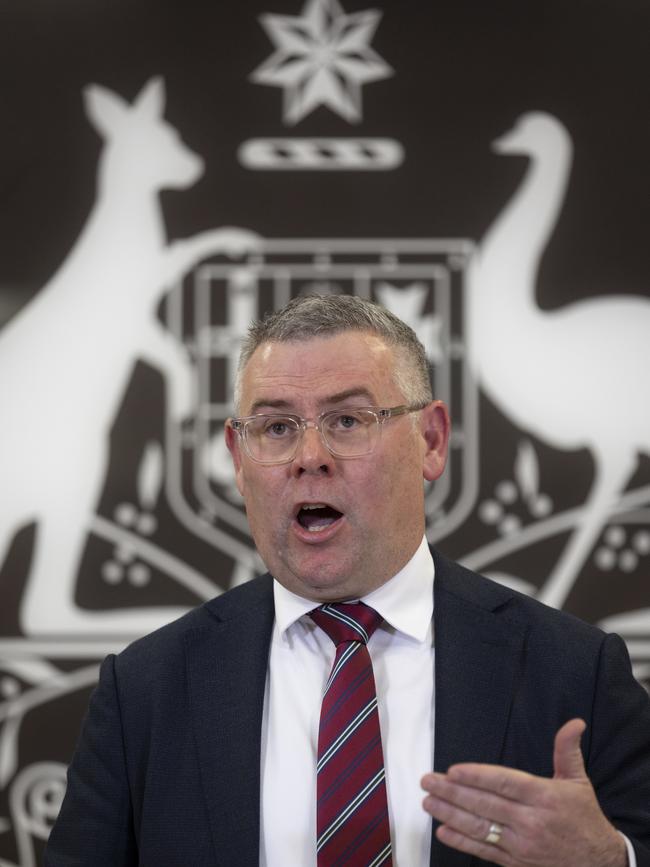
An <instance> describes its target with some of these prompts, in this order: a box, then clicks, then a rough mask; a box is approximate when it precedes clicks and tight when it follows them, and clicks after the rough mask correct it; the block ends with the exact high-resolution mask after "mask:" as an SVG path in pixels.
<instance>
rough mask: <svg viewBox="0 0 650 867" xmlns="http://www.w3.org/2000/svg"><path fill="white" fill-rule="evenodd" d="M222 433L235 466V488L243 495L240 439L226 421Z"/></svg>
mask: <svg viewBox="0 0 650 867" xmlns="http://www.w3.org/2000/svg"><path fill="white" fill-rule="evenodd" d="M224 435H225V437H226V446H227V447H228V451H229V452H230V456H231V457H232V462H233V465H234V467H235V482H236V484H237V490H238V491H239V493H240V494H241V495H242V497H244V496H245V494H244V489H245V485H244V473H243V468H242V455H241V440H240V438H239V434H238V433H237V431H235V430H233V429H232V428H231V427H230V425H229V424H228V422H226V427H225V428H224Z"/></svg>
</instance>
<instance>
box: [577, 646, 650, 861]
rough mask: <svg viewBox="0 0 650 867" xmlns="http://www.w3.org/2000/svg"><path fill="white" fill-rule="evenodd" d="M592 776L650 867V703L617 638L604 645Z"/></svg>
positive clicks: (595, 713)
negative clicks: (634, 676) (635, 677)
mask: <svg viewBox="0 0 650 867" xmlns="http://www.w3.org/2000/svg"><path fill="white" fill-rule="evenodd" d="M590 728H591V738H590V742H589V748H588V752H587V757H586V758H587V773H588V774H589V777H590V778H591V781H592V783H593V785H594V788H595V790H596V794H597V796H598V799H599V801H600V804H601V807H602V809H603V812H604V813H605V815H606V816H608V818H609V819H610V821H611V822H612V824H613V825H614V826H615V827H616V828H617V829H618V830H619V831H621V832H622V833H623V834H625V835H626V836H627V837H628V838H629V840H630V841H631V843H632V846H633V847H634V851H635V854H636V859H637V867H650V698H649V697H648V694H647V693H646V691H645V690H644V689H643V688H642V687H641V686H640V684H638V683H637V681H636V680H635V679H634V678H633V676H632V670H631V667H630V660H629V656H628V653H627V648H626V647H625V644H624V642H623V641H622V639H621V638H619V636H618V635H608V636H606V638H605V639H604V641H603V644H602V647H601V654H600V662H599V667H598V679H597V685H596V692H595V695H594V704H593V713H592V717H591V726H590Z"/></svg>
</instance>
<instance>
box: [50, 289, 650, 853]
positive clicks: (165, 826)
mask: <svg viewBox="0 0 650 867" xmlns="http://www.w3.org/2000/svg"><path fill="white" fill-rule="evenodd" d="M236 407H237V413H238V416H237V418H235V419H231V420H230V421H229V423H228V425H227V430H226V437H227V444H228V448H229V449H230V452H231V454H232V458H233V461H234V467H235V472H236V478H237V485H238V488H239V490H240V492H241V494H242V496H243V497H244V501H245V503H246V510H247V514H248V519H249V523H250V527H251V531H252V533H253V537H254V539H255V543H256V545H257V548H258V550H259V552H260V554H261V556H262V558H263V559H264V561H265V563H266V565H267V567H268V568H269V572H270V574H269V575H265V576H262V577H261V578H258V579H255V580H254V581H251V582H249V583H248V584H245V585H243V586H241V587H239V588H237V589H235V590H233V591H230V592H229V593H226V594H224V595H222V596H220V597H218V598H217V599H215V600H213V601H211V602H209V603H207V604H205V605H203V606H201V607H200V608H198V609H196V610H195V611H193V612H191V613H190V614H188V615H186V616H185V617H183V618H182V619H181V620H179V621H177V622H176V623H173V624H171V625H169V626H167V627H165V628H163V629H161V630H159V631H157V632H155V633H153V634H152V635H150V636H148V637H146V638H144V639H142V640H140V641H138V642H136V643H135V644H133V645H132V646H131V647H130V648H127V650H125V651H124V652H123V653H122V654H120V655H119V656H117V657H113V656H111V657H109V658H108V659H107V660H106V661H105V662H104V664H103V667H102V673H101V677H100V682H99V685H98V687H97V690H96V692H95V693H94V696H93V699H92V701H91V706H90V710H89V714H88V717H87V719H86V722H85V724H84V728H83V732H82V735H81V740H80V743H79V746H78V749H77V752H76V754H75V757H74V759H73V762H72V765H71V768H70V771H69V782H68V791H67V794H66V798H65V801H64V804H63V808H62V810H61V815H60V817H59V820H58V823H57V825H56V826H55V828H54V830H53V832H52V835H51V839H50V844H49V848H48V853H47V856H46V865H47V867H64V865H65V867H72V865H84V867H86V865H87V867H91V865H92V867H104V865H105V867H127V865H129V867H130V865H147V867H173V865H175V867H203V865H205V867H208V865H210V867H214V865H224V867H254V865H258V864H261V865H265V867H315V865H316V864H318V867H325V865H333V864H341V865H346V864H347V865H352V867H370V865H380V864H381V865H389V864H393V865H399V867H424V865H429V864H431V865H433V867H470V865H471V867H476V865H479V864H483V863H496V864H501V865H504V867H524V865H527V867H625V865H628V864H629V865H631V867H635V865H636V867H650V706H649V702H648V697H647V695H646V694H645V693H644V691H643V690H642V689H641V687H640V686H639V685H638V684H637V683H636V682H635V681H634V679H633V678H632V675H631V672H630V667H629V660H628V658H627V654H626V652H625V649H624V646H623V643H622V642H621V641H620V639H618V638H617V637H615V636H606V635H604V634H603V633H601V632H600V631H599V630H597V629H595V628H593V627H590V626H588V625H586V624H583V623H581V622H580V621H577V620H575V619H574V618H571V617H569V616H567V615H564V614H562V613H559V612H556V611H553V610H551V609H548V608H545V607H544V606H542V605H540V604H538V603H536V602H535V601H533V600H531V599H528V598H526V597H523V596H521V595H519V594H517V593H515V592H513V591H511V590H508V589H505V588H503V587H501V586H499V585H497V584H494V583H492V582H490V581H488V580H486V579H484V578H481V577H479V576H477V575H475V574H473V573H471V572H469V571H467V570H465V569H463V568H462V567H460V566H458V565H457V564H454V563H451V562H449V561H447V560H446V559H445V558H444V557H442V556H441V555H439V554H438V553H437V552H433V553H431V552H430V550H429V548H428V547H427V545H426V543H425V541H424V529H425V526H424V501H423V478H424V479H426V480H428V481H434V480H435V479H437V478H438V477H439V476H440V474H441V473H442V471H443V469H444V465H445V460H446V453H447V442H448V437H449V419H448V415H447V410H446V408H445V406H444V405H443V404H442V403H441V402H440V401H437V400H433V399H432V395H431V392H430V386H429V380H428V373H427V364H426V359H425V356H424V351H423V348H422V346H421V345H420V344H419V342H418V341H417V339H416V337H415V335H414V334H413V332H412V331H411V330H410V329H409V328H407V327H406V326H405V325H404V324H403V323H401V322H400V321H399V320H398V319H396V318H395V317H394V316H392V315H391V314H390V313H388V312H387V311H385V310H383V309H382V308H380V307H378V306H376V305H374V304H371V303H370V302H367V301H363V300H360V299H357V298H353V297H350V296H338V297H336V296H334V297H318V296H313V297H307V298H300V299H296V300H295V301H293V302H292V303H290V304H289V305H288V306H287V307H286V308H285V309H284V310H282V311H280V312H279V313H277V314H274V315H273V316H272V317H270V318H268V319H267V320H265V321H264V322H263V323H261V324H257V325H255V326H253V327H252V328H251V330H250V333H249V336H248V339H247V341H246V343H245V344H244V347H243V351H242V358H241V364H240V369H239V375H238V382H237V388H236ZM271 576H273V577H271ZM341 624H342V625H341ZM337 630H339V632H337ZM357 633H358V635H360V636H361V638H359V637H358V636H357ZM332 636H335V637H332ZM341 636H343V637H341ZM350 636H351V637H350ZM434 656H435V659H434ZM331 669H332V670H331ZM330 670H331V673H330ZM375 685H376V692H375ZM361 693H363V697H362V699H361V700H360V703H359V705H358V707H360V708H361V710H360V711H359V712H357V705H356V704H355V702H356V701H357V696H358V695H360V694H361ZM351 709H352V713H351V714H350V710H351ZM351 745H354V746H353V748H352V747H351ZM432 766H433V767H434V768H435V773H431V772H430V769H431V767H432ZM364 775H366V776H365V777H364ZM359 780H361V783H359ZM420 780H421V782H422V786H423V788H424V793H422V791H421V790H420V788H419V785H420ZM423 796H424V801H423V803H422V798H423ZM423 806H424V809H423ZM431 817H433V818H434V822H432V821H431ZM434 829H435V831H434Z"/></svg>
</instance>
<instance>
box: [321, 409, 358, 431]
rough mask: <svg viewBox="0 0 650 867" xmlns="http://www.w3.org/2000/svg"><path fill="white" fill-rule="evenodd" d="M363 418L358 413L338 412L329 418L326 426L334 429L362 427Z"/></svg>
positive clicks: (343, 429)
mask: <svg viewBox="0 0 650 867" xmlns="http://www.w3.org/2000/svg"><path fill="white" fill-rule="evenodd" d="M364 423H365V419H364V418H363V416H362V415H361V414H360V413H354V412H339V413H336V415H333V416H332V417H331V419H330V420H329V423H328V427H329V428H330V429H331V430H334V431H348V430H355V429H356V428H359V427H363V425H364Z"/></svg>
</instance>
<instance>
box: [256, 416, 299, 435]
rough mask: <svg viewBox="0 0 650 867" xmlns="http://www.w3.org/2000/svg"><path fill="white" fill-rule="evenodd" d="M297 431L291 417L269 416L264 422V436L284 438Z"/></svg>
mask: <svg viewBox="0 0 650 867" xmlns="http://www.w3.org/2000/svg"><path fill="white" fill-rule="evenodd" d="M294 431H295V425H293V424H292V423H291V421H290V419H287V418H269V419H267V420H266V423H265V424H264V429H263V433H264V436H266V437H269V438H270V439H276V440H277V439H284V438H286V437H287V436H289V435H290V434H292V433H293V432H294Z"/></svg>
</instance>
